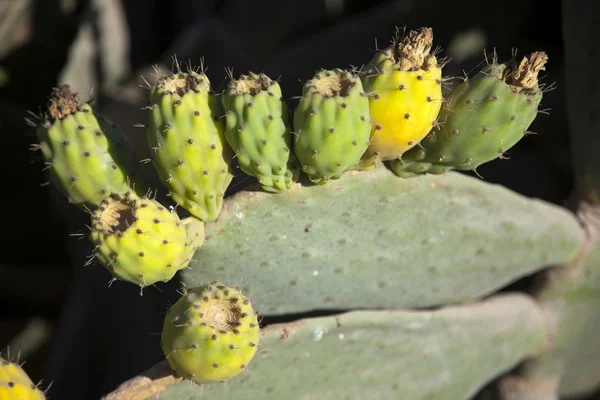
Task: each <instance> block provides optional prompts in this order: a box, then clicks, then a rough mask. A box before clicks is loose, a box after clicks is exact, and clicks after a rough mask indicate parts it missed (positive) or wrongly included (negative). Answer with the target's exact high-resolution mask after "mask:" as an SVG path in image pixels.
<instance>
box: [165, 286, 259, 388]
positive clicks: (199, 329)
mask: <svg viewBox="0 0 600 400" xmlns="http://www.w3.org/2000/svg"><path fill="white" fill-rule="evenodd" d="M259 339H260V328H259V326H258V319H257V313H256V312H255V311H254V309H253V308H252V303H251V302H250V300H249V299H247V298H246V297H244V296H243V295H242V293H241V292H240V291H239V290H238V289H237V288H234V287H228V286H224V285H222V284H220V283H219V282H212V283H210V284H209V285H204V286H200V287H196V288H193V289H190V290H187V293H185V294H184V295H183V296H182V297H181V298H180V299H179V300H178V301H177V302H176V303H175V304H174V305H173V306H172V307H171V308H170V309H169V311H168V312H167V315H166V316H165V320H164V324H163V330H162V335H161V347H162V350H163V352H164V354H165V356H166V357H167V360H168V362H169V364H170V365H171V368H172V369H173V370H174V371H175V372H177V374H178V375H179V376H181V377H183V378H185V379H190V380H192V381H194V382H195V383H199V384H202V383H214V382H223V381H226V380H228V379H231V378H233V377H234V376H236V375H237V374H239V373H240V372H242V371H243V370H244V369H245V368H246V367H247V366H248V364H249V363H250V360H252V358H253V357H254V355H255V354H256V349H257V346H258V341H259Z"/></svg>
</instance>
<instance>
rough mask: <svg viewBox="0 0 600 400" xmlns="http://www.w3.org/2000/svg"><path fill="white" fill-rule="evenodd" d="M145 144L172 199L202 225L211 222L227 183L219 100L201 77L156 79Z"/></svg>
mask: <svg viewBox="0 0 600 400" xmlns="http://www.w3.org/2000/svg"><path fill="white" fill-rule="evenodd" d="M150 107H151V108H152V110H151V111H150V114H151V115H150V123H149V125H148V129H147V132H148V143H149V145H150V147H151V154H152V158H153V159H154V165H155V166H156V169H157V171H158V173H159V175H160V177H161V179H163V180H164V182H165V184H166V185H167V187H168V188H169V189H170V191H171V197H172V199H173V200H174V201H175V202H176V203H177V204H178V205H179V206H181V207H182V208H184V209H186V210H187V211H189V212H190V213H191V214H192V215H194V216H196V217H197V218H199V219H201V220H202V221H213V220H215V219H216V218H217V217H218V215H219V212H220V210H221V206H222V204H223V196H224V194H225V190H226V189H227V187H228V186H229V184H230V183H231V181H232V179H233V171H232V168H231V161H232V158H233V152H232V151H231V149H230V148H229V146H228V145H227V141H226V140H225V134H224V123H223V119H222V118H221V116H222V115H223V112H222V107H221V103H220V99H219V98H218V97H217V96H215V95H214V94H213V93H212V92H211V89H210V81H209V80H208V77H207V76H206V75H204V74H203V73H196V72H194V71H189V72H187V73H184V72H179V73H177V74H173V75H168V76H162V77H161V78H160V79H159V80H158V82H157V84H156V86H155V87H154V88H153V89H152V92H151V94H150Z"/></svg>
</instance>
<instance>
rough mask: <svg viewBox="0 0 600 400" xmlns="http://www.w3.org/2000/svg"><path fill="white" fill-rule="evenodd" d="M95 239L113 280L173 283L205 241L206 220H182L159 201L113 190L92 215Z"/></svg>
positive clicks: (98, 257) (141, 283) (99, 255)
mask: <svg viewBox="0 0 600 400" xmlns="http://www.w3.org/2000/svg"><path fill="white" fill-rule="evenodd" d="M91 220H92V221H91V223H92V225H91V226H92V229H91V232H90V240H91V241H92V243H93V244H94V245H95V246H96V249H95V258H97V259H98V260H99V261H100V262H101V263H102V264H103V265H104V266H105V267H106V269H107V270H108V271H109V272H110V273H111V274H112V276H113V278H114V279H113V280H121V281H126V282H131V283H134V284H136V285H139V286H140V287H141V288H142V289H143V288H144V287H146V286H148V285H152V284H155V283H156V282H166V281H169V280H170V279H171V278H173V276H174V275H175V273H176V272H177V271H178V270H181V269H183V268H185V267H186V266H187V265H188V264H189V262H190V261H191V259H192V256H193V255H194V252H195V251H196V249H197V248H198V247H200V246H201V245H202V242H203V241H204V224H203V222H202V221H199V220H197V219H195V218H191V217H190V218H188V219H186V220H184V221H181V220H180V219H179V217H178V215H177V213H176V212H174V211H173V210H170V209H169V208H167V207H164V206H162V205H161V204H160V203H159V202H157V201H156V200H152V199H149V198H145V197H138V196H136V195H134V194H132V193H125V195H122V196H121V195H118V194H111V195H110V196H109V197H107V198H106V199H104V200H103V201H102V203H101V207H100V208H98V209H97V210H96V211H95V212H94V213H93V214H92V218H91Z"/></svg>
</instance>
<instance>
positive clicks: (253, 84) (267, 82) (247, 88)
mask: <svg viewBox="0 0 600 400" xmlns="http://www.w3.org/2000/svg"><path fill="white" fill-rule="evenodd" d="M274 84H275V81H272V80H271V79H270V78H269V77H268V76H267V75H265V74H258V75H257V74H253V73H250V74H249V75H241V76H240V77H239V79H237V80H234V79H231V83H230V86H229V88H230V90H233V91H234V92H235V94H236V95H237V96H241V95H244V94H250V95H252V96H256V95H257V94H259V93H260V92H262V91H265V90H269V87H270V86H272V85H274Z"/></svg>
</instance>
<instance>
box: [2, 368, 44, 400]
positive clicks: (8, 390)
mask: <svg viewBox="0 0 600 400" xmlns="http://www.w3.org/2000/svg"><path fill="white" fill-rule="evenodd" d="M45 398H46V397H45V396H44V392H42V391H41V390H40V389H38V387H37V385H36V384H35V383H33V382H32V381H31V379H30V378H29V376H28V375H27V373H26V372H25V371H24V370H23V368H21V366H20V365H18V364H15V363H12V362H9V361H6V360H4V359H3V358H0V400H44V399H45Z"/></svg>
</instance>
